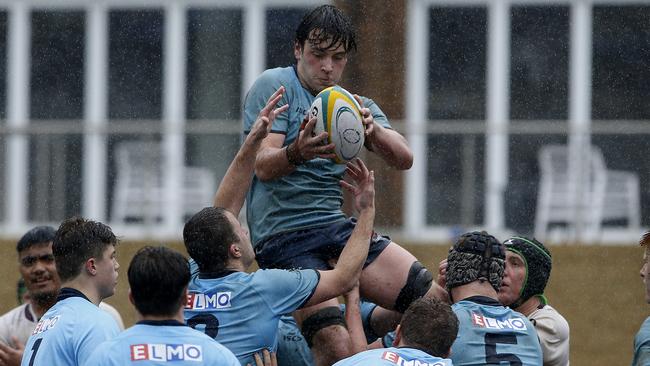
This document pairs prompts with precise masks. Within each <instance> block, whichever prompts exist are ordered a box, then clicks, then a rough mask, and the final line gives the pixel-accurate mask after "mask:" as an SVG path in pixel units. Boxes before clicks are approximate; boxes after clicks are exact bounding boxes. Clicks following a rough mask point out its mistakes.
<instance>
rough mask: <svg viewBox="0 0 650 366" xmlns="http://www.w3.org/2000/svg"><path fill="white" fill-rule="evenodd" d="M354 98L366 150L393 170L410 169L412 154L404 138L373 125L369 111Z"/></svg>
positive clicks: (359, 100)
mask: <svg viewBox="0 0 650 366" xmlns="http://www.w3.org/2000/svg"><path fill="white" fill-rule="evenodd" d="M354 98H355V99H356V100H357V102H358V103H359V106H360V107H361V110H360V111H361V116H362V117H363V124H364V125H365V126H366V143H365V145H366V148H367V149H368V150H370V151H372V152H374V153H375V154H377V155H379V156H380V157H381V158H382V159H383V160H384V161H385V162H386V163H387V164H388V165H389V166H391V167H393V168H396V169H400V170H406V169H410V168H411V166H412V165H413V152H412V151H411V149H410V148H409V146H408V143H407V142H406V139H405V138H404V136H402V135H401V134H400V133H399V132H397V131H395V130H391V129H389V128H386V127H384V126H382V125H381V124H379V123H375V121H374V117H373V115H372V113H371V111H370V109H369V108H366V107H365V106H364V104H363V100H362V99H361V98H360V97H359V96H358V95H356V94H355V95H354Z"/></svg>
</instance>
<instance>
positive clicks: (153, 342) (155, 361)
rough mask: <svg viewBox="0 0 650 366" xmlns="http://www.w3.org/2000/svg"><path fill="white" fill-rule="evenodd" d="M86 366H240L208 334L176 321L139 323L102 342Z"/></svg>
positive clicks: (232, 356)
mask: <svg viewBox="0 0 650 366" xmlns="http://www.w3.org/2000/svg"><path fill="white" fill-rule="evenodd" d="M86 365H87V366H122V365H139V366H148V365H151V366H153V365H175V366H184V365H185V366H190V365H191V366H196V365H220V366H240V363H239V361H238V360H237V357H235V355H234V354H233V353H232V352H230V351H229V350H228V349H227V348H226V347H224V346H222V345H221V344H219V343H218V342H215V340H214V339H212V338H210V337H208V336H207V335H205V334H203V333H201V332H199V331H197V330H194V329H192V328H190V327H188V326H186V325H185V324H183V323H179V322H177V321H175V320H162V321H141V322H138V323H137V324H136V325H134V326H132V327H131V328H129V329H127V330H125V331H124V332H122V333H121V334H120V335H118V336H117V337H115V338H113V339H111V340H109V341H106V342H104V343H102V344H101V345H100V346H99V348H98V349H97V350H96V351H95V352H94V353H93V354H92V355H91V356H90V358H89V359H88V362H87V363H86Z"/></svg>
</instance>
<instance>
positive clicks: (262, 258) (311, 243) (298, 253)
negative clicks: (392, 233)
mask: <svg viewBox="0 0 650 366" xmlns="http://www.w3.org/2000/svg"><path fill="white" fill-rule="evenodd" d="M356 222H357V220H356V219H355V218H350V219H346V220H342V221H337V222H335V223H332V224H329V225H325V226H318V227H312V228H307V229H303V230H296V231H289V232H285V233H280V234H276V235H273V236H271V237H270V238H268V239H266V240H265V241H263V242H261V243H259V244H258V245H257V246H256V247H255V258H256V259H257V264H258V265H259V266H260V268H263V269H267V268H280V269H307V268H310V269H320V270H328V269H332V266H330V265H329V263H328V262H329V261H330V260H331V259H336V258H338V257H339V255H340V254H341V251H343V247H345V244H346V243H347V241H348V238H350V235H351V234H352V230H354V226H355V225H356ZM390 241H391V240H390V238H389V237H387V236H383V235H379V234H377V233H375V232H373V233H372V239H371V242H370V250H369V251H368V258H366V263H365V264H364V266H363V267H364V268H365V267H366V266H368V265H369V264H370V263H372V262H373V261H374V260H375V259H376V258H377V257H378V256H379V254H381V252H382V251H383V250H384V249H385V248H386V247H387V246H388V244H389V243H390Z"/></svg>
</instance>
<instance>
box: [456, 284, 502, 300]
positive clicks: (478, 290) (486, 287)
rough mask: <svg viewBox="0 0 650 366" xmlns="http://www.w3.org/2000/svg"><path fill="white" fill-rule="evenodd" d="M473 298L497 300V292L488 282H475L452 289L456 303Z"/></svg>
mask: <svg viewBox="0 0 650 366" xmlns="http://www.w3.org/2000/svg"><path fill="white" fill-rule="evenodd" d="M472 296H485V297H489V298H491V299H494V300H497V292H496V291H495V290H494V288H493V287H492V285H490V283H489V282H487V281H474V282H470V283H467V284H465V285H461V286H457V287H454V288H452V289H451V297H452V298H453V301H454V302H455V303H456V302H459V301H461V300H464V299H466V298H468V297H472Z"/></svg>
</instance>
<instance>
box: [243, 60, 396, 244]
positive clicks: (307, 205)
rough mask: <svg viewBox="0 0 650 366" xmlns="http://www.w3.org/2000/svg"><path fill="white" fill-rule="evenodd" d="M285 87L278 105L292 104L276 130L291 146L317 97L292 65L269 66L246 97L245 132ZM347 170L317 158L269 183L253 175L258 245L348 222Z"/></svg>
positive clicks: (250, 206)
mask: <svg viewBox="0 0 650 366" xmlns="http://www.w3.org/2000/svg"><path fill="white" fill-rule="evenodd" d="M283 85H284V87H285V88H286V92H285V94H284V97H283V98H282V100H281V101H280V102H279V103H278V107H280V106H283V105H285V104H287V103H288V104H289V110H287V111H286V112H284V113H282V114H281V115H279V116H278V117H276V119H275V121H274V122H273V126H272V129H271V131H272V132H273V133H281V134H284V135H286V137H285V140H284V145H285V146H286V145H288V144H290V143H292V142H293V141H294V140H295V139H296V137H297V136H298V132H299V131H300V125H301V124H302V121H303V119H304V117H305V114H306V113H307V112H308V111H309V108H310V107H311V103H312V101H313V100H314V96H313V95H312V94H311V93H310V92H309V91H308V90H307V89H305V88H303V87H302V85H301V84H300V81H299V80H298V77H297V75H296V71H295V68H294V67H292V66H290V67H285V68H275V69H270V70H266V71H264V73H262V75H261V76H260V77H259V78H258V79H257V80H256V81H255V83H254V84H253V86H252V87H251V89H250V90H249V91H248V94H247V95H246V99H245V101H244V134H247V133H248V132H249V131H250V128H251V126H252V125H253V123H255V119H256V118H257V115H258V114H259V112H260V110H261V109H262V108H264V106H265V105H266V102H267V100H268V99H269V97H270V96H271V95H272V94H273V93H274V92H275V91H276V90H277V89H278V88H279V87H280V86H283ZM362 100H363V103H364V105H365V106H366V107H367V108H369V109H370V111H371V113H372V115H373V117H374V119H375V122H376V123H379V124H381V125H382V126H384V127H386V128H391V126H390V124H389V122H388V119H387V118H386V115H385V114H384V112H382V111H381V109H379V106H377V104H376V103H375V102H373V101H372V100H371V99H368V98H365V97H362ZM344 173H345V164H336V163H334V162H333V161H331V160H329V159H319V158H317V159H313V160H310V161H308V162H307V163H305V164H304V165H301V166H299V167H297V168H296V170H295V171H294V172H293V173H291V174H289V175H287V176H284V177H280V178H278V179H273V180H271V181H268V182H262V181H260V180H259V179H257V177H253V183H252V185H251V189H250V191H249V192H248V196H247V199H246V205H247V206H246V215H247V220H248V223H249V227H250V230H251V239H252V241H253V244H254V245H258V244H259V243H260V242H261V241H262V240H264V239H266V238H267V237H269V236H270V235H273V234H277V233H281V232H286V231H291V230H296V229H301V228H307V227H315V226H322V225H327V224H330V223H332V222H335V221H339V220H343V219H344V218H345V216H344V214H343V212H342V211H341V203H342V202H343V195H342V192H341V187H340V185H339V181H340V180H341V177H342V176H343V174H344Z"/></svg>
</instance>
